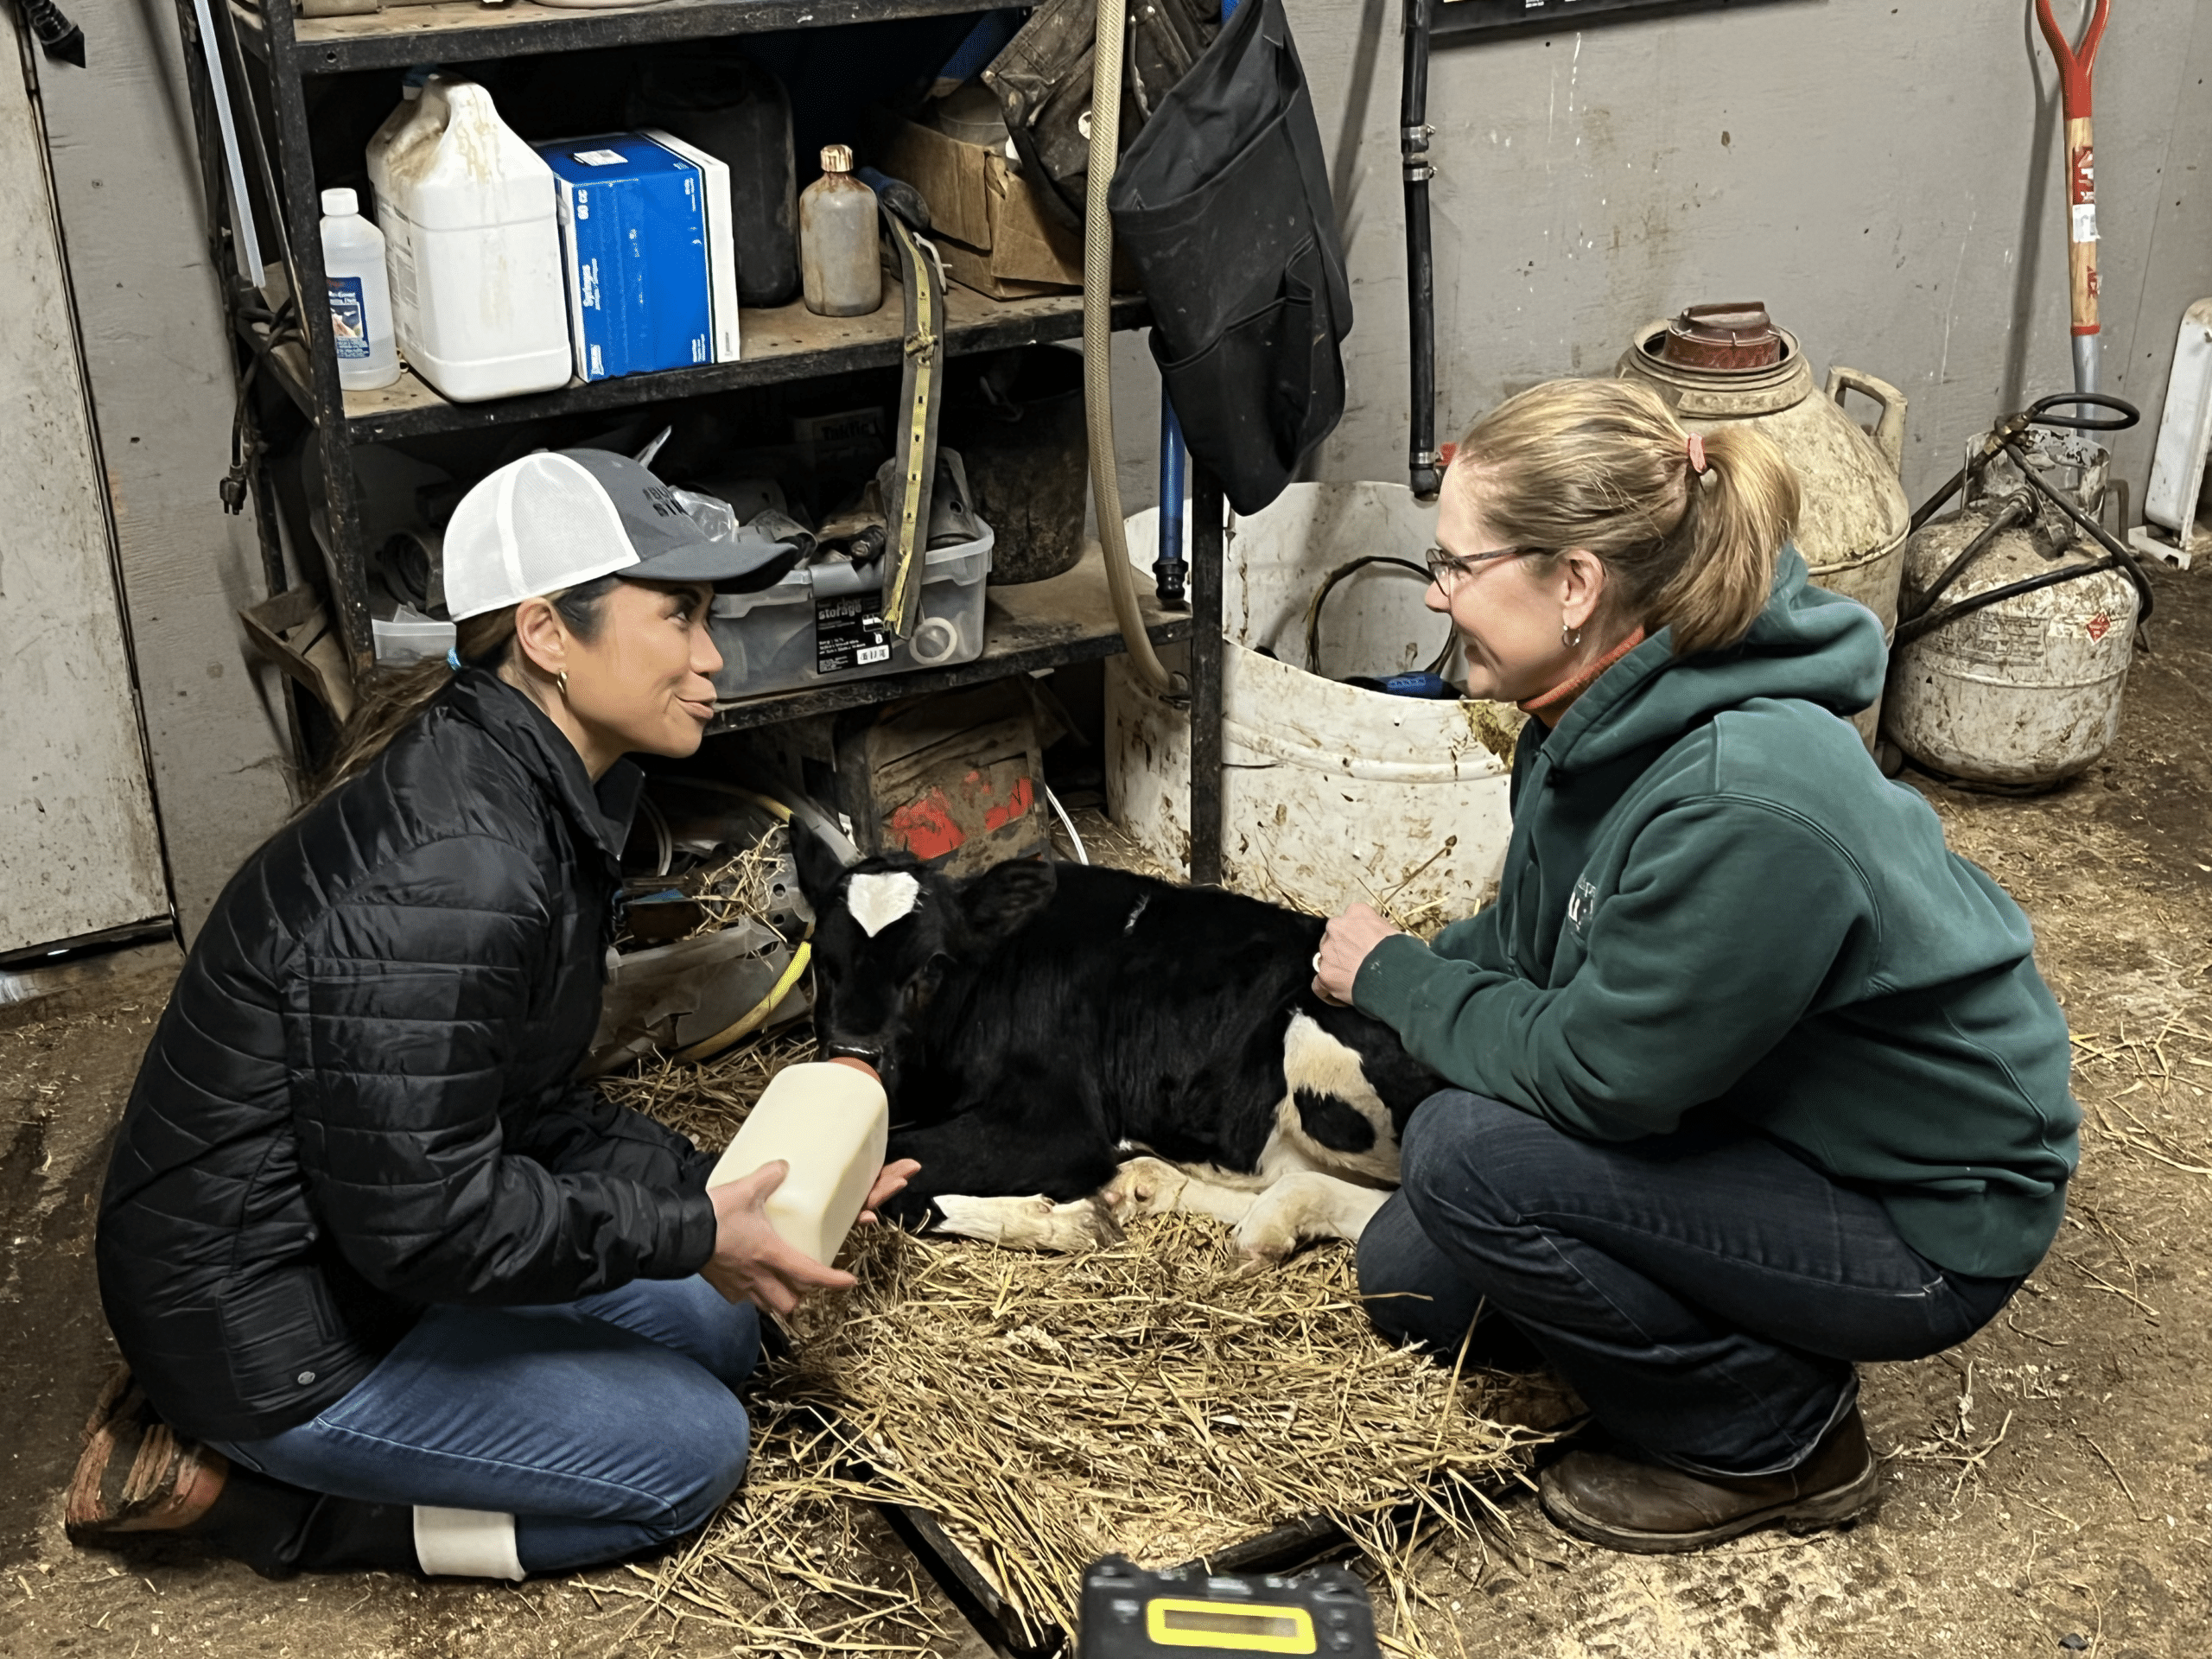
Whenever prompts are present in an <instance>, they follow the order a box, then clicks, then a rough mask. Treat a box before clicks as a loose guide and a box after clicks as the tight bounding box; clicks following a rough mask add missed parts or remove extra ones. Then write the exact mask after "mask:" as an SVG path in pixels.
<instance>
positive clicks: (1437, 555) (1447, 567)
mask: <svg viewBox="0 0 2212 1659" xmlns="http://www.w3.org/2000/svg"><path fill="white" fill-rule="evenodd" d="M1535 551H1537V550H1536V549H1535V548H1533V547H1501V548H1499V549H1497V550H1496V551H1495V552H1491V553H1446V551H1445V550H1443V549H1442V548H1440V547H1432V548H1430V549H1429V550H1428V551H1427V553H1425V554H1423V555H1422V556H1421V559H1422V562H1423V563H1426V564H1427V566H1428V579H1429V580H1430V581H1431V582H1434V583H1435V584H1436V585H1437V587H1438V588H1440V589H1442V591H1443V594H1444V596H1445V597H1446V599H1449V598H1451V596H1452V593H1453V592H1454V591H1455V590H1456V589H1457V588H1459V584H1460V583H1461V582H1464V581H1465V579H1466V578H1467V577H1468V576H1469V575H1471V574H1472V572H1473V570H1474V568H1475V567H1476V566H1477V565H1478V564H1487V563H1490V562H1491V560H1492V559H1511V558H1518V557H1519V556H1521V555H1522V554H1523V553H1534V552H1535Z"/></svg>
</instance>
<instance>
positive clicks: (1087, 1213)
mask: <svg viewBox="0 0 2212 1659" xmlns="http://www.w3.org/2000/svg"><path fill="white" fill-rule="evenodd" d="M932 1202H933V1203H935V1204H936V1205H937V1207H938V1210H939V1211H943V1213H944V1220H943V1221H940V1222H939V1223H938V1224H937V1225H936V1226H935V1227H933V1228H931V1231H932V1232H938V1233H953V1234H957V1236H960V1237H962V1238H980V1239H982V1240H983V1241H984V1242H985V1243H989V1244H996V1245H998V1246H1000V1247H1001V1249H1009V1250H1089V1249H1103V1248H1104V1247H1106V1246H1107V1245H1109V1244H1116V1243H1120V1242H1121V1237H1122V1230H1121V1228H1120V1227H1119V1226H1118V1225H1117V1224H1116V1222H1115V1218H1114V1217H1112V1216H1110V1215H1109V1214H1108V1213H1107V1211H1106V1210H1105V1209H1104V1207H1103V1206H1102V1205H1100V1204H1098V1203H1097V1201H1096V1200H1095V1199H1091V1198H1077V1199H1076V1200H1075V1201H1074V1202H1073V1203H1072V1204H1054V1203H1053V1202H1052V1199H1050V1198H1046V1197H1044V1196H1043V1195H1041V1194H1039V1196H1037V1197H1034V1198H970V1197H969V1196H967V1195H966V1194H964V1193H958V1192H944V1193H940V1194H938V1197H937V1198H935V1199H933V1200H932Z"/></svg>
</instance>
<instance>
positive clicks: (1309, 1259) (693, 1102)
mask: <svg viewBox="0 0 2212 1659" xmlns="http://www.w3.org/2000/svg"><path fill="white" fill-rule="evenodd" d="M803 1057H804V1040H803V1039H785V1040H784V1041H783V1042H782V1043H781V1044H779V1046H777V1047H776V1048H774V1049H766V1048H762V1047H756V1048H755V1049H753V1050H752V1051H749V1052H746V1053H743V1054H741V1055H738V1056H735V1057H733V1058H731V1059H730V1060H729V1061H727V1062H725V1063H723V1064H721V1065H717V1066H714V1067H709V1068H705V1069H702V1070H701V1071H683V1070H680V1069H677V1068H673V1067H669V1068H663V1069H661V1070H659V1071H655V1072H649V1073H647V1074H645V1075H642V1076H639V1077H634V1078H630V1079H625V1080H622V1082H621V1083H620V1084H617V1085H616V1086H615V1090H614V1091H615V1092H616V1093H617V1094H618V1095H619V1096H623V1097H626V1098H627V1099H629V1100H631V1101H632V1103H636V1104H638V1105H639V1106H641V1107H643V1108H644V1109H649V1110H652V1111H653V1112H654V1113H656V1115H658V1116H661V1117H662V1118H663V1119H664V1121H667V1122H671V1123H675V1124H677V1126H679V1127H681V1128H684V1129H685V1130H686V1131H687V1132H689V1133H691V1134H693V1135H695V1136H696V1137H697V1138H698V1139H700V1141H702V1144H705V1145H708V1146H710V1147H711V1146H718V1145H720V1144H721V1142H722V1141H726V1140H727V1139H728V1136H729V1135H731V1134H733V1133H734V1131H735V1128H736V1126H737V1124H738V1122H741V1121H742V1118H743V1115H744V1113H745V1111H747V1110H749V1109H750V1107H751V1104H752V1103H753V1100H754V1099H756V1098H757V1097H758V1096H759V1092H760V1089H761V1088H762V1087H763V1086H765V1084H766V1079H767V1077H769V1076H770V1075H772V1071H773V1069H774V1067H775V1066H776V1065H782V1064H787V1063H788V1062H789V1060H791V1059H793V1058H803ZM855 1239H856V1243H855V1249H853V1251H852V1253H851V1258H850V1260H849V1266H850V1267H851V1268H852V1269H853V1271H854V1272H855V1274H856V1275H857V1276H858V1277H859V1279H860V1281H861V1283H860V1287H859V1288H858V1289H857V1290H855V1291H853V1292H851V1293H849V1294H840V1295H836V1296H831V1297H827V1298H823V1299H821V1300H817V1301H815V1302H813V1303H810V1304H809V1305H808V1306H807V1307H805V1308H804V1309H803V1310H802V1312H801V1314H800V1316H799V1319H798V1321H797V1329H796V1335H797V1336H798V1344H797V1347H796V1349H795V1350H794V1352H793V1354H792V1356H791V1357H790V1358H789V1359H787V1360H785V1361H783V1362H780V1363H777V1364H774V1365H772V1366H770V1367H768V1368H767V1370H766V1372H765V1373H764V1375H763V1376H762V1377H761V1379H760V1382H759V1383H757V1384H756V1385H755V1386H754V1388H753V1389H750V1390H748V1392H747V1403H748V1406H749V1407H750V1408H752V1410H753V1414H754V1422H755V1431H756V1440H755V1445H756V1450H755V1452H754V1464H753V1472H752V1474H751V1476H750V1478H749V1479H748V1483H747V1488H746V1490H745V1491H744V1492H743V1493H741V1496H740V1497H739V1498H738V1499H737V1500H736V1501H735V1502H734V1503H733V1504H732V1505H731V1506H730V1508H729V1509H728V1510H727V1511H726V1512H725V1513H724V1515H723V1516H721V1518H720V1519H718V1520H717V1521H716V1522H715V1523H714V1525H713V1526H711V1527H709V1529H708V1530H707V1532H706V1533H705V1534H704V1535H702V1537H701V1538H700V1539H699V1540H698V1541H696V1543H695V1544H694V1545H693V1546H692V1547H690V1548H688V1549H687V1550H685V1551H684V1552H683V1554H681V1555H679V1556H678V1557H676V1558H674V1559H673V1560H671V1561H669V1562H668V1563H666V1564H664V1566H663V1567H662V1568H661V1569H660V1570H659V1572H658V1573H656V1574H655V1575H654V1580H653V1585H654V1587H653V1589H652V1592H649V1593H651V1594H652V1595H653V1596H655V1597H657V1598H658V1599H660V1600H661V1601H662V1602H663V1603H664V1604H665V1605H670V1606H671V1607H674V1608H682V1609H689V1610H690V1611H692V1612H693V1613H695V1614H705V1613H706V1612H707V1611H709V1610H710V1609H712V1610H715V1611H717V1612H718V1613H719V1614H720V1616H721V1618H724V1619H725V1620H727V1621H728V1622H733V1623H742V1624H744V1628H745V1629H746V1630H747V1633H748V1635H749V1636H750V1637H751V1638H752V1639H753V1641H755V1642H758V1643H764V1644H766V1645H774V1646H782V1645H789V1644H793V1643H796V1644H797V1645H799V1646H804V1645H807V1644H808V1643H813V1644H814V1645H817V1646H825V1645H826V1646H835V1645H837V1644H838V1643H839V1642H841V1641H843V1642H847V1643H849V1645H853V1646H865V1647H868V1648H871V1649H879V1650H889V1649H893V1648H897V1647H900V1646H907V1647H912V1646H913V1645H917V1644H919V1645H927V1644H928V1643H929V1641H930V1636H931V1632H930V1631H929V1629H928V1626H927V1621H926V1617H925V1615H924V1614H923V1613H922V1611H921V1603H920V1601H919V1600H918V1599H917V1598H915V1597H913V1596H912V1595H911V1594H910V1593H908V1592H906V1591H905V1590H903V1589H902V1588H900V1587H899V1586H874V1587H871V1588H862V1587H861V1586H859V1585H858V1584H857V1583H856V1582H855V1580H854V1579H853V1577H852V1575H851V1574H850V1573H849V1572H846V1573H840V1572H838V1571H836V1570H833V1569H830V1568H827V1567H824V1566H823V1565H822V1563H823V1561H825V1560H836V1559H839V1555H838V1552H839V1549H840V1548H841V1547H842V1545H849V1543H850V1541H851V1538H852V1526H853V1522H852V1519H851V1516H850V1514H849V1513H846V1514H844V1515H842V1516H840V1515H838V1514H836V1513H835V1511H836V1506H837V1503H838V1501H839V1500H846V1501H855V1500H856V1501H860V1502H889V1503H903V1504H910V1505H912V1506H914V1507H916V1508H918V1509H921V1510H926V1511H928V1512H929V1513H930V1514H931V1515H932V1516H935V1517H936V1518H937V1519H938V1522H940V1524H942V1525H943V1526H944V1528H945V1529H946V1530H947V1531H948V1532H950V1534H951V1535H953V1536H954V1537H956V1538H957V1540H959V1541H961V1542H962V1544H963V1546H964V1547H965V1548H968V1550H969V1553H970V1554H972V1555H973V1556H974V1557H975V1558H976V1560H978V1561H980V1562H982V1563H984V1564H985V1565H986V1566H987V1567H988V1571H989V1572H990V1573H991V1574H992V1575H993V1576H994V1577H995V1579H996V1580H997V1581H998V1583H999V1584H1000V1586H1001V1587H1002V1588H1003V1589H1004V1591H1005V1592H1006V1595H1007V1600H1008V1601H1009V1602H1010V1603H1011V1604H1012V1605H1013V1606H1014V1608H1015V1609H1016V1610H1017V1611H1018V1615H1019V1616H1020V1617H1021V1618H1026V1619H1027V1620H1028V1621H1030V1622H1031V1623H1032V1624H1033V1626H1041V1625H1045V1624H1058V1625H1060V1626H1062V1627H1063V1628H1065V1627H1067V1626H1068V1625H1069V1624H1070V1623H1071V1620H1072V1619H1073V1617H1074V1610H1075V1605H1076V1600H1077V1592H1078V1588H1079V1585H1080V1580H1081V1576H1082V1572H1083V1569H1084V1567H1085V1566H1086V1565H1088V1564H1089V1563H1090V1561H1092V1560H1096V1558H1097V1557H1098V1556H1100V1555H1103V1554H1107V1553H1109V1552H1111V1551H1120V1552H1122V1553H1124V1554H1128V1555H1131V1556H1134V1557H1135V1558H1136V1559H1137V1560H1141V1561H1143V1562H1146V1563H1147V1564H1152V1565H1168V1564H1173V1563H1176V1562H1180V1561H1184V1560H1192V1559H1193V1558H1197V1557H1200V1556H1204V1555H1207V1554H1212V1553H1215V1552H1218V1551H1220V1550H1222V1549H1223V1548H1226V1547H1227V1546H1230V1545H1231V1544H1234V1543H1237V1542H1240V1541H1243V1540H1246V1539H1249V1538H1253V1537H1255V1536H1258V1535H1261V1534H1262V1533H1265V1532H1267V1531H1268V1530H1270V1529H1274V1528H1275V1527H1277V1526H1280V1525H1281V1524H1282V1523H1284V1522H1289V1521H1292V1520H1295V1519H1298V1518H1300V1517H1303V1516H1314V1515H1318V1516H1325V1517H1326V1518H1327V1519H1329V1520H1330V1521H1332V1522H1335V1523H1337V1524H1338V1526H1340V1527H1341V1528H1343V1529H1344V1531H1345V1532H1346V1533H1347V1535H1350V1536H1351V1538H1352V1539H1353V1540H1354V1541H1355V1542H1356V1543H1357V1544H1358V1546H1359V1547H1360V1548H1361V1550H1362V1553H1363V1554H1364V1555H1365V1557H1366V1559H1367V1562H1368V1565H1369V1567H1370V1571H1371V1573H1373V1575H1375V1576H1376V1577H1377V1578H1378V1579H1379V1580H1380V1581H1381V1587H1382V1588H1383V1590H1384V1591H1385V1592H1386V1595H1387V1597H1388V1599H1390V1600H1392V1601H1395V1603H1396V1612H1397V1615H1398V1616H1397V1618H1395V1620H1388V1621H1387V1622H1389V1623H1392V1624H1395V1626H1396V1628H1397V1630H1398V1632H1399V1640H1400V1644H1401V1645H1404V1646H1408V1647H1418V1646H1419V1640H1418V1637H1417V1635H1415V1634H1414V1631H1413V1630H1412V1628H1411V1624H1410V1621H1409V1619H1408V1612H1409V1607H1408V1596H1409V1595H1410V1594H1412V1593H1413V1592H1412V1589H1411V1585H1412V1574H1411V1573H1410V1572H1409V1571H1408V1562H1407V1560H1406V1559H1405V1557H1404V1555H1403V1554H1402V1548H1403V1542H1404V1540H1403V1535H1402V1529H1401V1528H1400V1527H1399V1526H1398V1525H1397V1524H1396V1522H1398V1521H1399V1520H1402V1512H1403V1511H1404V1510H1405V1509H1406V1506H1407V1505H1408V1503H1418V1504H1419V1505H1420V1506H1421V1515H1422V1517H1423V1519H1424V1520H1425V1521H1426V1522H1427V1523H1429V1524H1430V1525H1431V1526H1432V1527H1434V1528H1438V1529H1443V1530H1445V1531H1447V1532H1453V1533H1464V1532H1465V1530H1466V1529H1468V1528H1469V1527H1470V1526H1471V1523H1472V1522H1473V1521H1474V1519H1475V1517H1476V1516H1478V1514H1480V1513H1481V1512H1483V1511H1484V1510H1487V1509H1488V1507H1489V1499H1488V1498H1487V1497H1486V1496H1485V1495H1484V1494H1485V1491H1494V1490H1496V1488H1497V1486H1498V1485H1499V1484H1501V1483H1502V1482H1503V1481H1505V1480H1508V1479H1510V1478H1513V1476H1514V1475H1515V1474H1516V1472H1517V1471H1519V1470H1520V1469H1521V1468H1522V1464H1523V1460H1524V1459H1525V1455H1526V1452H1527V1450H1528V1449H1529V1446H1532V1445H1533V1444H1535V1442H1536V1441H1537V1440H1540V1439H1541V1436H1539V1435H1537V1434H1535V1433H1532V1432H1530V1431H1529V1430H1526V1429H1522V1428H1518V1427H1511V1426H1509V1425H1508V1424H1505V1423H1503V1422H1500V1421H1494V1420H1493V1419H1494V1416H1495V1415H1496V1414H1497V1410H1498V1408H1500V1405H1501V1402H1502V1399H1503V1393H1504V1391H1505V1389H1507V1387H1508V1382H1507V1379H1503V1378H1501V1377H1497V1376H1493V1375H1491V1374H1487V1373H1471V1374H1469V1375H1465V1376H1455V1374H1454V1370H1453V1369H1452V1367H1450V1366H1447V1365H1442V1364H1439V1363H1435V1362H1434V1361H1433V1360H1431V1359H1428V1358H1426V1357H1421V1356H1420V1355H1417V1354H1414V1353H1412V1352H1409V1351H1403V1350H1400V1349H1396V1348H1394V1347H1393V1346H1392V1345H1391V1344H1389V1343H1388V1342H1386V1341H1384V1340H1383V1338H1381V1337H1379V1336H1378V1335H1376V1332H1374V1330H1373V1328H1372V1326H1371V1325H1370V1324H1369V1322H1368V1319H1367V1316H1366V1313H1365V1312H1364V1310H1363V1307H1362V1306H1361V1305H1360V1303H1359V1302H1358V1300H1357V1289H1356V1284H1355V1281H1354V1276H1353V1270H1352V1256H1351V1250H1350V1249H1349V1248H1347V1247H1344V1246H1341V1245H1333V1246H1328V1247H1324V1248H1322V1249H1315V1250H1313V1251H1310V1252H1308V1253H1306V1254H1305V1255H1301V1256H1300V1257H1298V1258H1296V1259H1294V1261H1292V1262H1289V1263H1288V1264H1287V1265H1285V1266H1283V1267H1281V1268H1274V1269H1271V1270H1268V1271H1267V1272H1264V1273H1260V1274H1245V1273H1243V1272H1241V1271H1239V1263H1238V1262H1237V1260H1236V1257H1235V1255H1233V1253H1232V1252H1231V1251H1230V1249H1229V1247H1228V1242H1227V1235H1226V1232H1225V1231H1224V1230H1223V1229H1222V1228H1220V1227H1219V1226H1218V1225H1217V1224H1212V1223H1211V1222H1207V1221H1204V1220H1200V1219H1198V1218H1194V1217H1179V1216H1176V1217H1158V1218H1155V1219H1152V1220H1147V1221H1141V1222H1139V1223H1138V1224H1135V1226H1134V1227H1133V1228H1132V1229H1131V1230H1130V1233H1129V1235H1128V1238H1127V1239H1126V1240H1125V1241H1124V1242H1123V1243H1121V1244H1119V1245H1116V1246H1115V1247H1113V1248H1111V1249H1101V1250H1096V1251H1090V1252H1087V1253H1084V1254H1081V1255H1059V1256H1055V1255H1026V1254H1021V1253H1017V1252H1012V1251H1002V1250H1000V1249H995V1248H993V1247H991V1246H988V1245H985V1244H981V1243H972V1242H969V1241H964V1240H953V1239H938V1238H918V1237H915V1236H910V1235H907V1234H905V1233H901V1232H899V1231H897V1230H892V1229H888V1228H886V1229H881V1230H866V1231H863V1232H861V1233H860V1234H857V1235H856V1236H855ZM825 1425H826V1427H825ZM862 1465H865V1466H864V1467H863V1466H862ZM823 1528H826V1529H828V1534H827V1535H825V1536H824V1537H823V1539H821V1540H819V1541H817V1543H816V1544H815V1545H813V1546H811V1547H810V1544H809V1542H808V1540H807V1534H808V1532H809V1530H810V1529H823ZM739 1586H743V1587H744V1588H743V1592H742V1593H738V1589H739ZM764 1602H765V1603H767V1604H770V1605H769V1607H768V1609H767V1610H766V1611H763V1604H764ZM825 1612H829V1613H835V1614H836V1616H837V1617H839V1618H842V1619H843V1620H844V1621H845V1623H844V1624H843V1626H842V1627H841V1629H842V1635H841V1634H840V1631H839V1630H830V1629H828V1628H826V1627H814V1628H816V1634H815V1635H813V1636H804V1637H803V1636H802V1635H801V1634H800V1632H801V1631H802V1630H805V1629H808V1628H810V1627H809V1626H808V1624H807V1621H808V1620H809V1619H812V1618H818V1617H821V1616H822V1615H823V1614H824V1613H825ZM1386 1619H1387V1615H1386ZM823 1638H828V1640H826V1641H825V1640H823Z"/></svg>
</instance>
